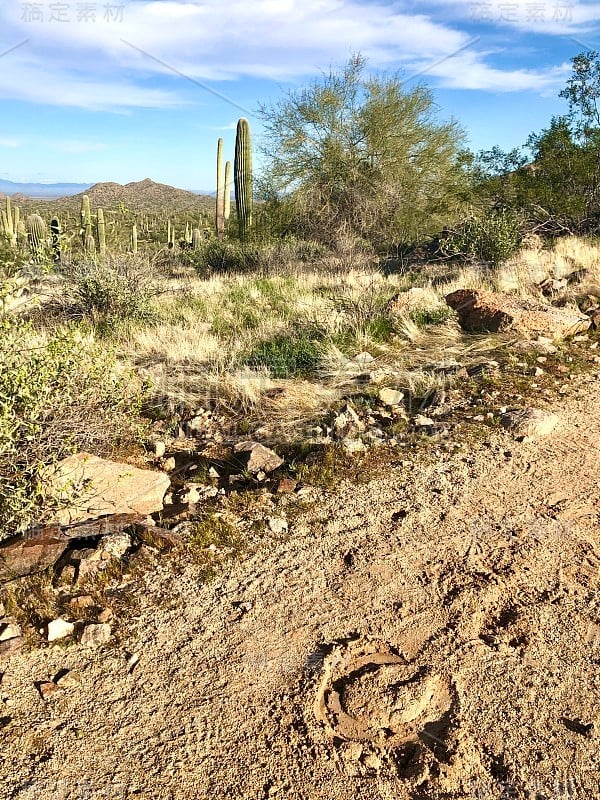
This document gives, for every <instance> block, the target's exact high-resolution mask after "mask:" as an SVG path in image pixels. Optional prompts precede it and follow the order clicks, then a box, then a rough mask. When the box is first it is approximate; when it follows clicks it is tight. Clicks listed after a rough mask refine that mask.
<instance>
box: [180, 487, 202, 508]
mask: <svg viewBox="0 0 600 800" xmlns="http://www.w3.org/2000/svg"><path fill="white" fill-rule="evenodd" d="M201 496H202V495H201V493H200V491H199V490H198V488H197V487H196V486H194V485H192V484H187V485H186V486H185V487H184V489H183V492H182V494H181V496H180V500H181V502H182V503H188V504H189V505H190V504H191V505H195V504H196V503H198V502H199V501H200V498H201Z"/></svg>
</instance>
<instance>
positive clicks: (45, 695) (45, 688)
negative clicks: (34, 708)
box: [37, 681, 60, 700]
mask: <svg viewBox="0 0 600 800" xmlns="http://www.w3.org/2000/svg"><path fill="white" fill-rule="evenodd" d="M37 688H38V692H39V693H40V697H41V698H42V700H49V699H50V698H51V697H52V695H54V694H56V692H58V691H60V689H59V687H58V686H57V685H56V684H55V683H54V681H43V682H42V683H38V685H37Z"/></svg>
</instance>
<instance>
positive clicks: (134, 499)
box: [51, 453, 171, 525]
mask: <svg viewBox="0 0 600 800" xmlns="http://www.w3.org/2000/svg"><path fill="white" fill-rule="evenodd" d="M51 483H52V493H53V494H54V495H55V496H57V497H58V498H59V499H62V500H68V505H67V507H66V508H64V509H63V510H61V511H60V512H59V513H58V514H57V515H56V517H55V519H53V520H52V521H56V522H59V523H61V524H62V525H71V524H73V523H75V522H82V521H84V520H88V519H93V518H95V517H100V516H103V515H107V514H138V515H140V516H142V517H145V516H148V514H152V513H153V512H155V511H160V509H161V508H162V507H163V498H164V496H165V494H166V492H167V491H168V489H169V487H170V485H171V481H170V479H169V477H168V475H165V473H164V472H155V471H154V470H149V469H139V468H138V467H132V466H131V464H123V463H119V462H116V461H107V460H106V459H104V458H99V457H98V456H93V455H91V454H90V453H77V454H76V455H73V456H69V457H68V458H65V459H64V460H63V461H61V462H60V463H59V464H58V465H57V468H56V470H55V472H54V473H53V475H52V479H51ZM70 498H73V499H72V500H71V499H70Z"/></svg>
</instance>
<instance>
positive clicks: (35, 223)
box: [27, 214, 46, 261]
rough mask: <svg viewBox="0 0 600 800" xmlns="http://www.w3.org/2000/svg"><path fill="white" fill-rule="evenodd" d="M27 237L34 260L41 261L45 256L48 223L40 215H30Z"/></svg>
mask: <svg viewBox="0 0 600 800" xmlns="http://www.w3.org/2000/svg"><path fill="white" fill-rule="evenodd" d="M27 236H28V238H29V246H30V247H31V252H32V254H33V258H34V260H35V261H39V260H40V259H41V257H42V255H43V250H44V240H45V238H46V223H45V222H44V220H43V219H42V218H41V217H40V215H39V214H30V215H29V216H28V217H27Z"/></svg>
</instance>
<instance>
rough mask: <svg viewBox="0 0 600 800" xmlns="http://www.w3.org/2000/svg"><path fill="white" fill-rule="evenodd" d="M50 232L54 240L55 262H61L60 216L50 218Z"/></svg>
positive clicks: (53, 255)
mask: <svg viewBox="0 0 600 800" xmlns="http://www.w3.org/2000/svg"><path fill="white" fill-rule="evenodd" d="M50 234H51V237H52V238H51V242H52V257H53V259H54V263H55V264H60V222H59V220H58V217H53V218H52V219H51V220H50Z"/></svg>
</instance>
